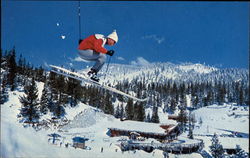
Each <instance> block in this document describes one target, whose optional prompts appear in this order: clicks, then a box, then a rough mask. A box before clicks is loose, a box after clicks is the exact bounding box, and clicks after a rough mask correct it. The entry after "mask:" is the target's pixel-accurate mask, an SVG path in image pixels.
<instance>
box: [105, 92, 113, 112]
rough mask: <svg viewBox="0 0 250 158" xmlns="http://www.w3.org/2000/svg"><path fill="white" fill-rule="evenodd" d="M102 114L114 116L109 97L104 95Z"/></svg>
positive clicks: (107, 94)
mask: <svg viewBox="0 0 250 158" xmlns="http://www.w3.org/2000/svg"><path fill="white" fill-rule="evenodd" d="M104 113H106V114H110V115H113V114H114V106H113V104H112V101H111V95H110V94H109V93H106V96H105V97H104Z"/></svg>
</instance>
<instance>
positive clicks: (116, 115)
mask: <svg viewBox="0 0 250 158" xmlns="http://www.w3.org/2000/svg"><path fill="white" fill-rule="evenodd" d="M120 114H121V111H120V105H119V104H118V105H117V107H116V108H115V118H121V116H120Z"/></svg>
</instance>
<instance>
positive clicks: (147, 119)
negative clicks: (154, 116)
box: [145, 113, 151, 122]
mask: <svg viewBox="0 0 250 158" xmlns="http://www.w3.org/2000/svg"><path fill="white" fill-rule="evenodd" d="M145 121H146V122H151V117H150V114H149V113H148V114H147V116H146V120H145Z"/></svg>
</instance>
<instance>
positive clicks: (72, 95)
mask: <svg viewBox="0 0 250 158" xmlns="http://www.w3.org/2000/svg"><path fill="white" fill-rule="evenodd" d="M66 89H67V90H66V92H67V94H68V95H69V98H68V100H69V103H70V106H71V107H74V106H76V105H77V103H78V102H79V101H80V99H81V98H82V95H83V92H82V86H81V82H80V81H77V80H75V79H72V78H69V79H68V80H67V81H66Z"/></svg>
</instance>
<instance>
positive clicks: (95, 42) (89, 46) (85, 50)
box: [78, 30, 118, 82]
mask: <svg viewBox="0 0 250 158" xmlns="http://www.w3.org/2000/svg"><path fill="white" fill-rule="evenodd" d="M117 42H118V36H117V33H116V30H114V31H113V32H112V33H111V34H109V35H108V36H107V37H105V36H104V35H102V34H94V35H91V36H89V37H87V38H85V39H83V40H81V41H80V42H79V46H78V54H79V56H80V57H81V58H82V59H84V60H87V61H95V64H94V66H93V67H92V68H91V69H90V71H89V72H88V73H87V74H88V76H89V77H90V79H92V80H94V81H96V82H99V78H98V76H97V73H98V72H99V71H100V70H101V68H102V67H103V65H104V63H105V61H106V58H107V56H106V55H110V56H113V55H114V53H115V51H114V50H107V49H106V48H104V45H109V46H113V45H114V44H116V43H117Z"/></svg>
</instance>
